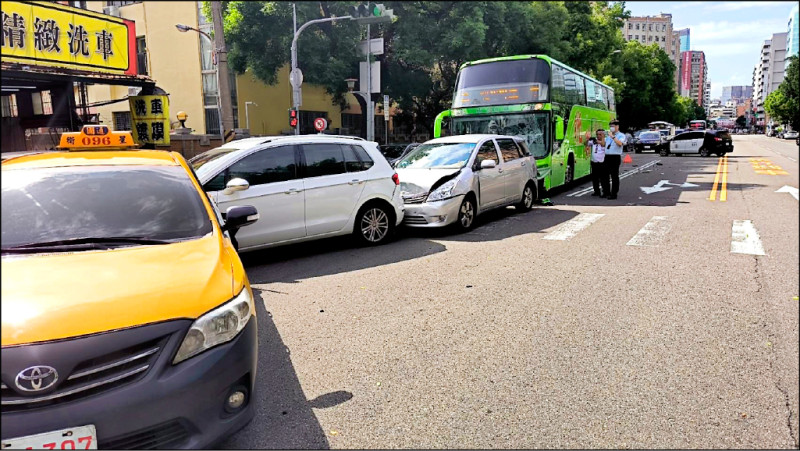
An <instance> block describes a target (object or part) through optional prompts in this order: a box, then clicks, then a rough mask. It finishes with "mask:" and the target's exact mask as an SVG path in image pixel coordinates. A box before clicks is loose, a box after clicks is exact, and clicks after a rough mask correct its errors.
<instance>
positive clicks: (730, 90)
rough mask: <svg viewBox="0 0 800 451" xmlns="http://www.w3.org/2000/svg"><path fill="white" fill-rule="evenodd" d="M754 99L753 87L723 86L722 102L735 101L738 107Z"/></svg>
mask: <svg viewBox="0 0 800 451" xmlns="http://www.w3.org/2000/svg"><path fill="white" fill-rule="evenodd" d="M751 97H753V87H752V86H723V87H722V99H721V100H722V101H723V102H727V101H734V102H736V105H741V104H743V103H744V102H745V101H746V100H747V99H749V98H751Z"/></svg>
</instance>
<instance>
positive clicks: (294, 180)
mask: <svg viewBox="0 0 800 451" xmlns="http://www.w3.org/2000/svg"><path fill="white" fill-rule="evenodd" d="M189 163H191V165H192V167H193V168H194V170H195V172H196V174H197V178H198V179H199V181H200V183H201V184H202V185H203V190H204V191H205V192H206V193H208V195H209V197H210V198H211V200H212V201H213V202H214V203H216V204H217V206H218V208H219V210H220V211H221V212H225V211H226V210H227V208H228V207H229V206H233V205H252V206H254V207H256V209H257V210H258V212H259V214H260V215H261V217H260V219H259V220H258V222H257V223H255V224H253V225H252V226H250V227H245V228H243V229H241V230H240V231H239V232H238V233H237V234H236V236H235V242H238V249H239V251H240V252H246V251H251V250H256V249H261V248H266V247H271V246H276V245H282V244H289V243H295V242H300V241H308V240H313V239H317V238H326V237H332V236H337V235H348V234H351V233H352V234H354V235H355V237H356V238H357V239H358V240H359V241H361V242H362V243H364V244H380V243H383V242H386V241H387V240H388V239H389V238H390V237H391V236H392V234H393V232H394V229H395V228H396V227H397V226H398V225H399V224H400V223H401V222H402V221H403V210H404V206H403V200H402V197H401V196H400V187H399V185H400V181H399V178H398V176H397V174H396V173H395V171H394V169H392V167H391V166H390V165H389V163H387V162H386V158H384V157H383V155H382V154H381V153H380V151H379V150H378V145H377V144H376V143H374V142H369V141H365V140H363V139H361V138H355V137H345V136H331V135H299V136H271V137H259V138H247V139H241V140H237V141H231V142H229V143H227V144H224V145H223V146H221V147H218V148H216V149H212V150H209V151H206V152H204V153H202V154H200V155H198V156H196V157H194V158H192V159H191V160H189Z"/></svg>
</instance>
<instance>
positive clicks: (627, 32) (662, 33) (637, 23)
mask: <svg viewBox="0 0 800 451" xmlns="http://www.w3.org/2000/svg"><path fill="white" fill-rule="evenodd" d="M622 36H623V38H624V39H625V41H638V42H640V43H642V44H643V45H650V44H653V43H656V44H658V46H659V47H661V48H662V49H663V50H664V51H665V52H667V55H669V58H670V60H671V61H672V62H673V64H675V88H676V90H677V89H678V82H679V74H680V44H681V36H680V34H679V32H677V31H674V30H673V29H672V14H665V13H661V14H659V15H657V16H638V17H631V18H629V19H627V20H625V21H624V23H623V25H622ZM686 36H687V41H688V33H687V35H686Z"/></svg>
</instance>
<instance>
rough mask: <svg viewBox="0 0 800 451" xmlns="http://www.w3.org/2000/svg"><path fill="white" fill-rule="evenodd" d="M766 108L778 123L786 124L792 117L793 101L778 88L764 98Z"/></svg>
mask: <svg viewBox="0 0 800 451" xmlns="http://www.w3.org/2000/svg"><path fill="white" fill-rule="evenodd" d="M764 109H765V110H766V111H767V114H769V115H770V116H771V117H772V119H773V120H774V121H775V122H777V123H778V124H786V123H788V122H789V121H790V120H791V119H792V117H791V113H790V112H791V101H790V100H789V98H788V97H786V95H785V94H784V93H783V90H781V89H776V90H774V91H772V92H771V93H769V95H768V96H767V98H766V99H764Z"/></svg>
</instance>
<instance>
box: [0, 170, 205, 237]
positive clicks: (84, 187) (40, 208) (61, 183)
mask: <svg viewBox="0 0 800 451" xmlns="http://www.w3.org/2000/svg"><path fill="white" fill-rule="evenodd" d="M2 205H3V209H2V249H3V252H4V253H6V252H11V251H13V250H14V249H19V248H29V249H30V248H37V247H47V251H51V250H52V251H57V250H59V249H55V247H58V246H61V247H66V248H65V249H62V250H70V251H72V250H82V249H92V248H95V249H96V248H97V247H98V246H100V247H102V248H104V249H106V248H109V247H115V246H131V245H136V244H161V243H169V242H173V241H182V240H187V239H193V238H199V237H202V236H204V235H206V234H208V233H211V231H212V225H211V219H210V218H209V216H208V213H207V211H206V208H205V206H204V204H203V202H202V200H201V197H200V193H199V192H198V191H197V189H196V188H195V186H194V185H193V184H192V182H191V179H190V178H189V176H188V174H186V171H185V170H184V169H183V168H181V167H178V166H79V167H55V168H26V169H18V170H14V169H11V170H4V171H3V177H2ZM77 245H79V246H82V249H73V248H72V247H74V246H77ZM50 247H53V248H54V249H50ZM67 248H68V249H67Z"/></svg>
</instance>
